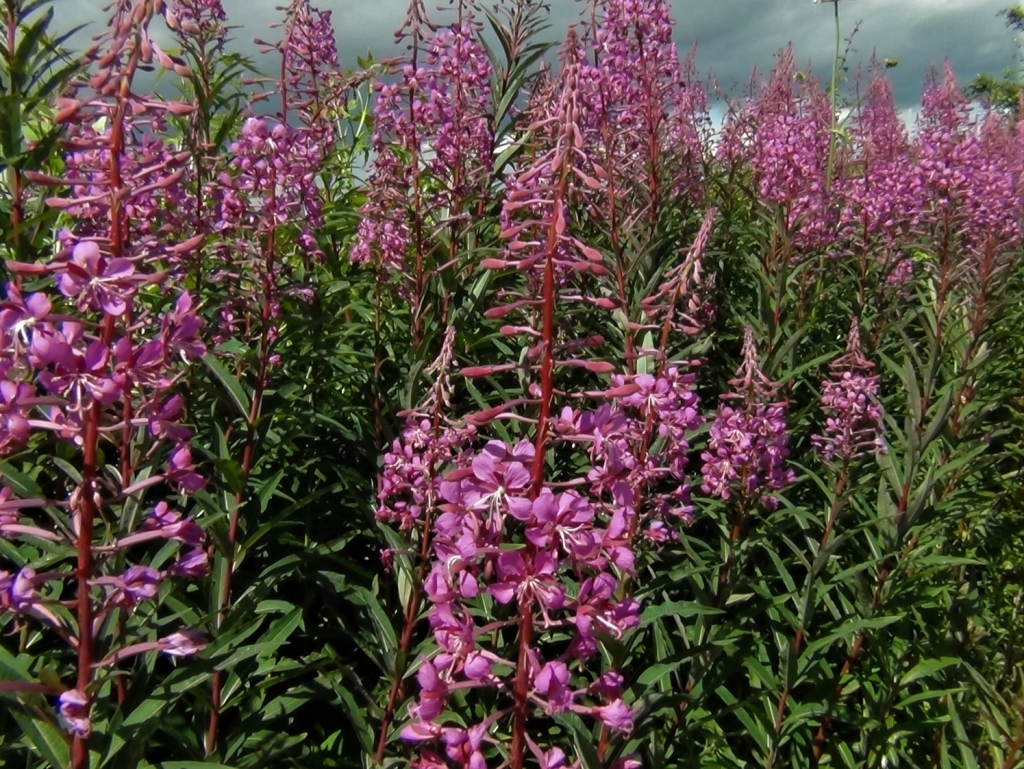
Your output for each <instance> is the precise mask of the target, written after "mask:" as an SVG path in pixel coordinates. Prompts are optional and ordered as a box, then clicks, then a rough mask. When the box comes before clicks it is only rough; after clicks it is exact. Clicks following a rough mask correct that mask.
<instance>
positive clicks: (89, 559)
mask: <svg viewBox="0 0 1024 769" xmlns="http://www.w3.org/2000/svg"><path fill="white" fill-rule="evenodd" d="M162 10H163V5H162V4H161V3H159V2H157V3H154V2H143V1H142V0H138V1H134V2H133V1H132V0H121V2H118V3H116V4H115V5H114V6H113V14H112V17H111V20H110V23H109V31H108V32H107V33H106V35H105V36H102V37H101V38H100V40H99V42H98V43H97V45H96V46H95V47H94V48H93V49H91V51H90V53H89V59H90V60H91V61H92V62H93V63H94V65H95V68H94V70H93V73H92V77H91V79H90V81H89V83H87V84H85V83H83V84H79V86H78V89H77V91H76V93H75V94H74V95H73V96H72V97H71V98H69V99H66V100H65V101H63V102H62V103H61V109H60V111H59V113H58V116H57V117H58V120H60V121H61V122H64V123H65V124H69V125H70V126H72V130H70V131H69V138H68V140H67V148H68V153H69V154H68V158H67V163H66V173H67V176H66V177H65V178H51V177H42V176H40V175H35V176H34V177H33V179H34V180H35V181H36V182H38V183H43V184H46V185H48V186H51V187H60V186H67V187H70V189H71V196H70V197H66V198H65V197H53V198H51V199H50V200H49V202H50V204H51V205H52V206H55V207H58V208H61V209H63V210H64V212H65V214H66V221H67V224H68V225H69V226H68V228H67V229H65V230H64V231H63V232H62V233H61V235H60V245H61V248H60V250H59V252H58V253H57V254H56V256H55V257H54V258H53V259H52V260H51V261H50V262H49V263H45V264H34V265H29V264H22V263H17V262H8V269H9V270H11V271H12V272H14V273H16V274H18V275H20V276H22V280H23V281H25V280H32V281H33V283H32V289H33V290H32V291H31V292H27V293H23V292H22V291H21V290H18V288H16V287H15V286H13V285H11V286H8V288H7V294H8V298H7V300H6V301H5V302H4V303H3V305H2V311H0V376H2V383H0V391H3V393H4V411H5V420H6V422H7V425H8V427H9V428H13V429H10V432H9V433H8V435H7V437H6V439H5V440H4V441H3V451H4V452H5V453H8V454H12V452H16V451H17V449H18V448H19V447H20V446H21V445H22V444H23V443H24V442H25V441H26V440H28V439H30V438H31V437H32V436H33V434H40V435H42V434H48V435H49V436H50V439H52V440H58V441H62V442H66V443H68V444H69V445H71V446H73V447H74V449H75V451H76V452H77V454H78V462H77V468H76V470H75V471H74V472H72V473H69V474H68V479H67V480H60V479H58V478H55V479H53V480H52V481H51V483H52V487H51V488H49V489H46V491H45V492H44V493H43V494H40V495H39V496H37V497H35V498H23V499H17V498H15V497H14V496H13V494H14V492H15V491H18V490H19V488H18V487H19V485H20V484H18V483H17V481H16V480H15V479H13V478H11V479H5V480H6V481H7V483H6V484H5V486H6V487H5V488H4V489H3V491H2V492H0V494H2V495H3V497H4V502H3V504H2V507H3V509H4V510H5V512H4V514H3V516H2V518H0V521H2V523H0V535H2V536H4V537H9V538H15V539H24V540H25V541H28V542H31V541H44V542H49V543H53V544H55V545H57V546H63V547H64V548H66V550H65V551H64V552H63V554H62V557H61V559H60V560H59V561H57V562H54V561H48V562H47V568H46V570H45V571H37V570H36V569H35V568H34V567H33V566H32V564H31V563H24V564H20V570H19V571H18V572H17V573H16V574H9V573H7V572H3V573H2V574H0V583H3V584H4V588H5V592H4V595H5V598H4V608H5V609H7V610H10V611H12V612H14V613H15V615H17V616H19V617H21V618H24V619H29V618H31V620H32V621H35V622H40V623H42V624H43V625H45V626H47V627H49V628H50V629H52V630H53V631H54V632H56V633H57V634H58V635H60V636H61V637H62V638H63V639H64V641H65V642H66V643H67V645H68V646H69V647H70V648H71V649H72V650H73V652H74V654H75V657H76V664H75V666H74V669H75V671H76V674H75V681H74V684H73V685H71V686H69V687H68V688H67V689H66V690H64V691H63V693H62V694H61V696H60V698H59V703H58V705H59V713H60V716H61V719H62V723H63V724H64V726H65V728H66V729H67V730H68V732H69V733H70V734H71V736H72V738H73V739H72V749H71V764H72V766H73V767H74V769H85V768H86V767H88V766H89V741H88V740H89V735H90V733H91V731H92V724H93V716H92V711H93V709H94V707H95V706H96V701H97V695H98V694H99V693H100V692H101V691H102V690H103V689H104V688H105V687H106V685H107V683H108V682H109V681H110V680H111V679H109V678H107V676H106V675H105V674H102V673H101V671H104V670H106V669H109V668H111V667H112V666H114V665H117V664H118V663H121V662H122V661H124V660H126V659H128V658H130V657H132V656H133V655H137V654H140V653H144V652H147V651H154V650H155V651H163V652H165V653H167V654H170V655H173V656H186V655H190V654H194V653H195V652H196V651H199V650H200V649H201V648H202V647H203V645H204V643H203V641H202V638H201V636H199V635H198V633H197V632H196V631H195V630H194V629H185V630H183V631H181V632H178V633H174V634H171V635H169V636H165V637H164V638H159V639H155V640H154V639H153V638H152V635H153V634H152V632H151V631H150V632H146V631H143V632H142V633H141V634H139V633H138V628H135V627H133V628H132V630H131V631H128V630H127V629H126V619H127V618H129V617H131V615H132V614H133V612H134V611H135V609H136V608H137V607H138V606H139V605H141V604H144V603H145V602H147V601H151V600H153V599H155V598H156V597H157V595H158V590H159V586H160V584H161V583H162V582H163V581H164V580H166V579H169V578H173V577H196V576H202V575H204V574H206V573H207V572H208V569H209V567H208V563H207V557H206V553H205V551H204V550H203V547H202V546H203V543H204V535H203V532H202V530H201V529H200V528H199V527H198V526H197V525H196V524H195V523H194V522H193V521H192V519H190V518H185V517H183V516H182V515H181V514H180V513H178V512H176V511H174V510H173V509H172V507H171V504H170V503H169V501H168V500H167V499H162V500H161V501H159V502H158V503H157V504H156V505H155V506H154V507H153V508H152V511H151V512H150V513H149V515H148V516H146V517H144V518H143V519H142V520H139V519H138V518H137V511H138V510H140V509H142V508H143V499H144V497H145V496H146V492H147V491H149V490H153V491H154V492H156V493H157V494H158V495H161V496H162V495H168V494H170V493H171V492H172V491H174V492H178V493H179V494H181V495H183V496H184V495H187V494H189V493H191V492H194V491H196V490H198V489H199V488H200V487H201V486H202V484H203V479H202V477H201V476H200V475H199V474H198V473H197V472H196V470H195V467H194V464H193V462H192V459H191V452H190V448H189V439H190V436H191V432H190V430H189V429H188V428H186V427H184V426H183V425H181V424H180V421H181V419H182V417H183V415H184V408H183V406H184V403H183V400H182V398H181V397H180V396H179V395H178V394H177V393H176V392H175V390H176V387H177V384H178V382H179V380H180V378H181V376H182V374H183V371H184V370H185V366H187V364H188V363H189V362H190V361H193V360H195V359H196V358H197V357H199V356H201V355H202V354H203V353H204V346H203V344H202V342H200V341H199V340H198V339H197V333H198V332H199V330H200V327H201V321H200V320H199V319H198V318H197V317H196V315H195V313H194V311H193V308H192V301H191V298H190V296H189V295H188V294H187V293H184V292H181V293H178V292H171V294H170V295H161V294H162V292H161V290H160V286H161V283H162V282H163V280H164V273H163V272H161V271H160V267H161V266H162V265H164V264H166V263H168V262H170V261H173V260H174V259H175V258H176V257H177V256H178V254H180V253H181V252H182V251H185V250H187V249H188V248H190V247H191V244H190V243H189V242H187V241H186V242H184V243H178V242H175V241H173V240H166V239H165V238H166V230H164V229H160V228H159V227H158V224H159V222H160V220H161V218H163V217H165V216H170V215H171V214H170V213H169V212H170V211H171V210H172V209H173V206H174V202H175V200H176V194H177V192H176V190H177V184H178V181H179V180H180V178H181V175H182V170H181V164H182V162H183V161H184V160H185V158H183V157H182V156H181V155H180V154H175V153H173V151H172V150H170V148H167V147H165V146H164V145H163V144H162V143H160V141H159V140H158V139H156V138H154V133H155V132H156V131H157V130H158V128H159V126H160V125H161V122H162V120H163V119H164V118H165V116H166V114H167V113H174V114H183V113H187V111H188V109H189V107H188V106H187V105H183V104H179V103H163V102H160V101H157V100H153V99H145V98H141V97H138V96H136V95H135V94H134V93H133V92H132V81H133V78H134V76H135V74H136V72H137V71H138V70H139V68H140V67H141V66H144V65H149V64H151V63H153V61H154V59H158V58H160V52H159V48H158V46H156V44H155V43H153V41H152V40H151V39H150V37H149V33H148V25H149V23H150V21H151V19H152V18H153V16H154V14H156V13H159V12H160V11H162ZM136 217H138V218H136ZM24 285H25V284H24V283H23V286H24ZM183 364H184V365H183ZM12 456H13V457H16V456H17V454H12ZM22 490H26V489H22ZM61 497H64V498H63V499H62V498H61ZM30 510H38V511H39V513H38V520H36V516H33V517H32V518H26V517H25V514H26V513H27V512H28V511H30ZM154 540H172V541H176V542H178V543H181V544H182V545H185V546H187V547H188V548H190V549H189V550H188V551H187V552H185V553H183V554H181V555H180V557H179V558H178V560H177V561H176V562H173V563H171V564H167V565H166V566H164V567H162V568H161V566H160V565H158V564H156V563H154V564H153V565H145V563H141V564H135V565H129V564H130V560H128V559H129V557H131V558H132V559H133V560H134V558H137V557H138V556H137V553H138V552H139V546H140V545H143V544H144V543H146V542H151V541H154ZM65 560H70V561H71V562H72V564H73V565H72V568H70V569H69V568H63V562H64V561H65ZM62 582H71V583H73V585H74V588H73V590H74V593H75V597H74V599H73V601H70V602H68V601H62V600H60V599H57V598H55V597H50V596H56V595H59V590H55V589H54V588H55V585H56V584H59V583H62ZM39 588H44V590H43V591H40V590H39ZM69 609H70V610H71V611H69ZM113 679H114V683H115V687H116V688H117V691H118V697H119V699H121V698H123V696H124V689H123V684H121V682H120V679H119V677H118V674H116V673H115V674H113Z"/></svg>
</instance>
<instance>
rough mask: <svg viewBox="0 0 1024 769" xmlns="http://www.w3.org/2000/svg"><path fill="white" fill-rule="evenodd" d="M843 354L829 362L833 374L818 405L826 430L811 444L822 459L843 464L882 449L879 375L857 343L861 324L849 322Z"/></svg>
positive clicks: (882, 431)
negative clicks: (874, 371) (822, 413)
mask: <svg viewBox="0 0 1024 769" xmlns="http://www.w3.org/2000/svg"><path fill="white" fill-rule="evenodd" d="M848 340H849V341H848V342H847V346H846V354H845V355H843V356H842V357H840V358H837V359H836V360H834V361H833V362H832V366H831V370H832V376H831V378H829V379H826V380H825V381H824V382H822V385H821V387H822V394H821V408H822V410H823V411H824V412H825V414H826V421H825V431H824V433H823V434H821V435H815V436H814V438H813V443H814V446H815V448H817V449H818V451H819V452H821V455H822V458H823V459H824V460H825V461H826V462H828V463H830V464H835V463H840V464H844V465H845V464H846V463H848V462H852V461H853V460H855V459H857V458H859V457H862V456H865V455H868V454H872V453H880V452H884V451H885V441H884V439H883V434H884V426H883V423H882V408H881V406H880V405H879V403H878V376H877V375H872V374H871V371H872V369H873V368H874V364H872V363H871V361H869V360H868V359H867V358H865V357H864V353H863V351H862V350H861V346H860V324H859V322H858V321H857V319H856V318H855V319H854V320H853V322H852V323H851V325H850V334H849V338H848Z"/></svg>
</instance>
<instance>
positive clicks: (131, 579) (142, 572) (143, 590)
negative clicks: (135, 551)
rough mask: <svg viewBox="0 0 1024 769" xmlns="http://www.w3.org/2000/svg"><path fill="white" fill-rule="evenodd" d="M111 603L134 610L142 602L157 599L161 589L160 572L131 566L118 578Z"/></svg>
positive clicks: (146, 567)
mask: <svg viewBox="0 0 1024 769" xmlns="http://www.w3.org/2000/svg"><path fill="white" fill-rule="evenodd" d="M115 584H116V585H117V589H116V590H115V591H114V593H113V595H112V596H111V599H110V601H111V603H113V604H114V605H116V606H123V607H124V608H125V609H129V610H131V609H134V608H135V607H136V606H137V605H138V604H139V603H141V602H142V601H148V600H151V599H153V598H156V596H157V592H158V591H159V588H160V572H158V571H157V570H156V569H153V568H151V567H149V566H131V567H129V568H128V571H126V572H125V573H124V574H123V575H121V576H120V577H118V579H117V581H116V583H115Z"/></svg>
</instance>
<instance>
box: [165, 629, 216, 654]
mask: <svg viewBox="0 0 1024 769" xmlns="http://www.w3.org/2000/svg"><path fill="white" fill-rule="evenodd" d="M157 643H158V648H159V649H160V651H162V652H163V653H164V654H166V655H168V656H170V657H191V656H192V655H194V654H198V653H199V652H201V651H202V650H203V649H205V648H206V639H204V638H203V634H202V633H200V632H199V631H198V630H195V629H188V630H182V631H179V632H177V633H171V635H169V636H166V637H165V638H161V639H160V640H159V641H158V642H157Z"/></svg>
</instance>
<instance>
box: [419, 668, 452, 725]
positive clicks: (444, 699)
mask: <svg viewBox="0 0 1024 769" xmlns="http://www.w3.org/2000/svg"><path fill="white" fill-rule="evenodd" d="M416 680H417V681H418V682H419V685H420V697H419V702H418V704H417V705H416V706H415V708H416V715H417V716H419V718H421V719H422V720H424V721H433V720H434V719H435V718H437V717H438V716H439V715H441V713H443V712H444V709H445V707H446V705H447V703H448V686H447V684H445V682H444V680H442V678H441V677H440V676H439V675H438V674H437V670H436V669H435V668H434V664H433V663H432V662H431V661H430V660H428V659H426V658H423V659H422V664H421V665H420V669H419V670H418V671H417V673H416Z"/></svg>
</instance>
